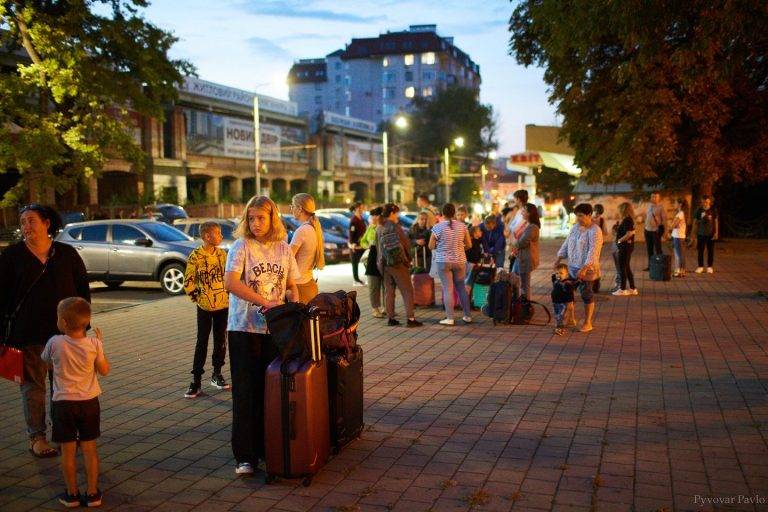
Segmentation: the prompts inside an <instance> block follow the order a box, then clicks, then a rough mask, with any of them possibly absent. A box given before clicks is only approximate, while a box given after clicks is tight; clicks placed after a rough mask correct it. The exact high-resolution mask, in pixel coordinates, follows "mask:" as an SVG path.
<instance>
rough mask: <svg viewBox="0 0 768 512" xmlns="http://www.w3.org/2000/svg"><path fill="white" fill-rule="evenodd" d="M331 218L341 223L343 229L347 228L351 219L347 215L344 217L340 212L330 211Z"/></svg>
mask: <svg viewBox="0 0 768 512" xmlns="http://www.w3.org/2000/svg"><path fill="white" fill-rule="evenodd" d="M330 217H331V219H333V220H334V221H335V222H337V223H339V224H341V225H342V226H343V227H344V229H349V224H350V222H351V219H350V218H349V217H345V216H344V215H342V214H341V213H332V214H331V215H330Z"/></svg>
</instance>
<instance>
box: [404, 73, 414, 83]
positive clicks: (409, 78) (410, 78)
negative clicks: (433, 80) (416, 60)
mask: <svg viewBox="0 0 768 512" xmlns="http://www.w3.org/2000/svg"><path fill="white" fill-rule="evenodd" d="M405 81H406V82H413V71H406V72H405Z"/></svg>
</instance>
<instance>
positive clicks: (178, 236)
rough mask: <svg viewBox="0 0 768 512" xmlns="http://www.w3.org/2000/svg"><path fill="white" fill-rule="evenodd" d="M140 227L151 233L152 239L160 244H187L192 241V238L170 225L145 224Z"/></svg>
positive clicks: (158, 223) (159, 223)
mask: <svg viewBox="0 0 768 512" xmlns="http://www.w3.org/2000/svg"><path fill="white" fill-rule="evenodd" d="M140 225H141V229H143V230H144V231H146V232H147V233H149V234H150V235H151V236H152V238H154V239H156V240H157V241H159V242H187V241H189V240H192V238H191V237H189V236H187V235H186V234H184V233H182V232H181V231H179V230H178V229H176V228H173V227H171V226H169V225H168V224H163V223H161V222H144V223H142V224H140Z"/></svg>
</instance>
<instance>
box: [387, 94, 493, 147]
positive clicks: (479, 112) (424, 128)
mask: <svg viewBox="0 0 768 512" xmlns="http://www.w3.org/2000/svg"><path fill="white" fill-rule="evenodd" d="M414 107H415V110H414V112H413V115H412V116H411V118H410V127H409V128H408V133H407V135H405V136H403V138H404V139H407V140H408V146H409V148H410V150H411V152H412V153H413V154H414V155H418V156H424V157H434V156H439V157H442V154H443V148H445V147H448V146H451V145H452V144H453V140H454V139H455V138H456V137H459V136H461V137H463V138H464V142H465V144H464V147H463V148H462V149H461V150H459V153H460V154H462V155H479V154H487V153H488V152H489V151H490V150H492V149H496V147H498V144H497V142H496V140H495V136H496V120H495V119H494V115H493V108H492V107H491V106H490V105H483V104H482V103H480V101H479V100H478V98H477V96H476V94H475V91H474V90H472V89H469V88H466V87H449V88H447V89H445V90H443V91H439V92H438V93H437V94H436V95H435V96H434V97H432V98H421V97H420V98H416V99H415V100H414ZM389 132H390V133H392V134H393V135H394V134H395V133H396V132H397V129H396V128H391V127H390V128H389Z"/></svg>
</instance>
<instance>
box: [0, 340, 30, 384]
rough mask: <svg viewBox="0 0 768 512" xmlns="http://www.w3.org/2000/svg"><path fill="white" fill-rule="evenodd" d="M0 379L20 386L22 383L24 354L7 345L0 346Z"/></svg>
mask: <svg viewBox="0 0 768 512" xmlns="http://www.w3.org/2000/svg"><path fill="white" fill-rule="evenodd" d="M0 377H2V378H4V379H8V380H10V381H13V382H15V383H16V384H21V383H23V382H24V354H23V353H22V352H21V350H19V349H17V348H13V347H9V346H8V345H0Z"/></svg>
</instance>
